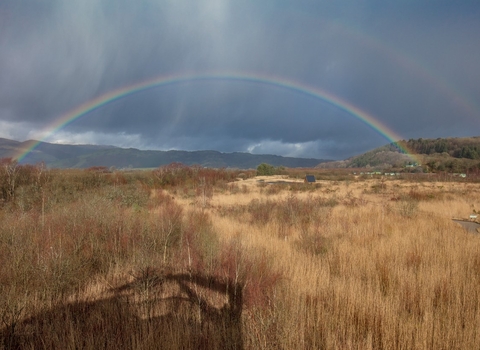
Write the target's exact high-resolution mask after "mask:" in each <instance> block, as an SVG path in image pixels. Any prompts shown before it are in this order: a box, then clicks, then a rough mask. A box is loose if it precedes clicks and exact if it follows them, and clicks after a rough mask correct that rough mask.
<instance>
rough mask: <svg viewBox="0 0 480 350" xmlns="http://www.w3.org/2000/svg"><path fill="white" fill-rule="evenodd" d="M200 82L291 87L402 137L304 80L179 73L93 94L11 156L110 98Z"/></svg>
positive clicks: (394, 137) (25, 152)
mask: <svg viewBox="0 0 480 350" xmlns="http://www.w3.org/2000/svg"><path fill="white" fill-rule="evenodd" d="M203 81H233V82H234V81H237V82H245V83H256V84H263V85H270V86H276V87H279V88H283V89H286V90H290V91H293V92H296V93H300V94H303V95H306V96H311V97H314V98H316V99H319V100H321V101H323V102H326V103H328V104H330V105H332V106H335V107H336V108H338V109H340V110H342V111H344V112H346V113H348V114H350V115H352V116H354V117H356V118H357V119H359V120H361V121H362V122H364V123H365V124H367V125H368V126H370V127H371V128H372V129H373V130H375V131H376V132H378V133H379V134H381V135H383V136H384V137H385V138H386V139H387V140H388V141H389V142H396V141H398V140H401V139H402V138H401V137H400V136H399V135H397V134H396V133H395V132H394V131H392V130H391V129H389V128H388V127H387V126H386V125H384V124H382V123H381V122H380V121H378V120H377V119H375V118H374V117H373V116H371V115H369V114H368V113H366V112H365V111H362V110H361V109H360V108H358V107H356V106H354V105H353V104H351V103H349V102H348V101H345V100H343V99H341V98H339V97H337V96H335V95H333V94H331V93H329V92H327V91H325V90H322V89H319V88H317V87H313V86H309V85H306V84H303V83H299V82H295V81H292V80H287V79H283V78H277V77H269V76H265V75H260V74H251V75H249V74H235V73H211V74H179V75H170V76H162V77H157V78H154V79H150V80H147V81H143V82H139V83H136V84H134V85H129V86H126V87H122V88H120V89H117V90H113V91H110V92H108V93H106V94H103V95H101V96H98V97H96V98H95V99H93V100H90V101H88V102H85V103H83V104H82V105H80V106H78V107H77V108H75V109H73V110H71V111H70V112H68V113H66V114H65V115H63V116H61V117H60V118H58V119H56V120H55V121H54V122H53V123H52V124H50V126H49V127H47V128H46V129H45V130H44V132H43V134H44V135H45V136H43V137H42V138H41V139H40V140H39V141H38V142H35V143H33V144H32V145H31V146H30V147H28V148H27V149H26V150H23V151H22V152H21V153H19V154H17V155H16V156H14V158H15V159H17V160H19V161H21V160H23V159H24V158H25V157H26V156H27V155H28V154H29V153H30V152H32V151H33V150H34V149H35V148H36V147H37V146H38V145H39V144H40V143H41V142H43V141H45V140H46V139H48V138H49V137H50V136H52V135H53V134H55V133H56V132H58V131H59V130H61V129H63V128H65V127H66V126H67V125H69V124H71V123H73V122H74V121H75V120H77V119H79V118H81V117H82V116H85V115H86V114H88V113H90V112H92V111H94V110H96V109H99V108H101V107H102V106H105V105H107V104H109V103H111V102H113V101H116V100H119V99H122V98H124V97H126V96H130V95H132V94H135V93H139V92H142V91H145V90H148V89H152V88H158V87H162V86H168V85H175V84H181V83H189V82H203ZM400 149H401V150H402V151H403V152H404V153H406V154H407V155H409V156H410V157H411V158H412V160H413V161H415V162H417V159H416V158H415V156H413V155H412V154H411V152H410V151H409V150H408V149H406V148H404V147H400Z"/></svg>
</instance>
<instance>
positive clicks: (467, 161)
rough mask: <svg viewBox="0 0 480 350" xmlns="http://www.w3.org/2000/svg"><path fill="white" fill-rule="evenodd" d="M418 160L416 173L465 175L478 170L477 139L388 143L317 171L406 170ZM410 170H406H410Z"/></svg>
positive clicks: (479, 151) (479, 138)
mask: <svg viewBox="0 0 480 350" xmlns="http://www.w3.org/2000/svg"><path fill="white" fill-rule="evenodd" d="M402 149H408V150H409V151H410V152H411V154H413V155H414V158H415V159H417V160H418V161H419V163H420V164H418V165H419V166H418V167H413V169H415V171H428V172H437V171H448V172H465V171H471V170H478V169H480V136H476V137H456V138H437V139H422V138H420V139H415V140H414V139H410V140H408V141H405V140H402V141H399V142H396V143H391V144H388V145H385V146H382V147H379V148H376V149H373V150H371V151H368V152H366V153H363V154H360V155H357V156H354V157H351V158H348V159H346V160H342V161H333V162H327V163H321V164H319V165H318V167H319V168H376V169H386V168H396V169H401V168H405V167H406V166H407V165H412V163H416V162H415V160H414V159H412V157H410V156H409V155H407V154H405V152H404V151H403V150H402ZM413 169H412V167H409V170H410V171H412V170H413Z"/></svg>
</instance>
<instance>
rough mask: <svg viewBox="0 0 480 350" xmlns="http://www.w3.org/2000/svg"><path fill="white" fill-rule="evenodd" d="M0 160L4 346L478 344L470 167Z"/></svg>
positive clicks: (478, 239)
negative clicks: (411, 170) (359, 171)
mask: <svg viewBox="0 0 480 350" xmlns="http://www.w3.org/2000/svg"><path fill="white" fill-rule="evenodd" d="M12 167H15V171H14V172H13V171H12V169H13V168H12ZM2 169H3V173H2V174H1V176H2V177H1V181H2V182H1V183H0V185H1V186H2V187H1V188H0V190H1V192H0V195H2V202H1V203H2V206H1V209H0V220H1V227H0V293H1V294H0V296H1V298H0V322H1V324H0V348H3V349H21V348H27V349H42V348H44V349H54V348H56V349H77V348H82V349H99V348H103V349H121V348H124V349H157V348H162V349H169V348H171V349H216V348H217V349H292V348H294V349H479V348H480V332H479V331H478V330H479V329H480V288H479V286H480V235H478V234H474V233H469V232H467V231H466V230H465V229H463V228H462V227H461V226H460V225H458V224H456V223H455V222H453V221H452V218H468V216H469V215H470V214H471V213H472V212H473V211H474V210H480V183H475V182H469V179H468V178H467V179H455V180H457V181H452V180H453V178H448V180H449V181H446V182H445V181H437V180H439V179H438V178H436V177H429V178H428V179H427V180H426V179H425V178H424V177H414V176H412V177H410V178H408V179H398V178H395V177H392V178H389V177H382V176H378V177H376V178H362V177H358V176H353V175H350V174H348V173H346V172H342V173H340V174H337V175H335V174H334V173H328V174H326V173H325V174H324V175H325V176H322V175H321V174H319V175H317V176H318V177H319V178H320V180H319V181H318V182H317V183H316V184H310V185H309V184H304V183H303V181H302V176H303V175H301V174H299V172H298V171H297V172H296V173H292V174H291V177H288V176H287V175H284V176H275V177H268V178H267V177H260V178H255V177H253V176H254V174H253V172H251V171H250V172H243V173H241V172H240V171H227V170H209V169H191V168H182V167H176V168H175V167H173V168H168V169H163V170H155V171H143V172H140V171H139V172H114V173H110V172H105V169H90V170H87V171H83V170H75V171H73V170H72V171H59V170H46V169H43V168H42V167H40V166H38V167H27V166H25V167H20V166H18V165H15V164H11V163H8V162H6V163H4V165H3V168H2ZM12 177H15V182H14V183H13V184H12V181H11V180H12ZM442 179H443V178H442ZM444 179H447V178H444ZM260 180H262V181H260ZM270 182H277V183H270Z"/></svg>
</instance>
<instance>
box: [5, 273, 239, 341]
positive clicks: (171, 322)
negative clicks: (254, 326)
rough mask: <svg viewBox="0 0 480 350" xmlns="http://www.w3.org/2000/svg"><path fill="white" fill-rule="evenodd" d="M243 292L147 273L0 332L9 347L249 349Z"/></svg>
mask: <svg viewBox="0 0 480 350" xmlns="http://www.w3.org/2000/svg"><path fill="white" fill-rule="evenodd" d="M242 289H243V287H242V286H241V285H239V284H236V283H233V282H231V281H223V280H220V279H218V278H214V277H211V276H205V275H202V274H190V273H181V274H162V273H159V272H158V271H154V270H145V271H143V272H142V273H141V275H140V276H138V277H136V278H135V279H134V281H133V282H130V283H127V284H124V285H122V286H120V287H118V288H115V289H113V290H112V291H111V292H110V295H109V296H108V297H105V298H103V299H100V300H95V301H82V302H71V303H64V304H62V305H60V306H58V307H54V308H52V309H49V310H47V311H44V312H41V313H38V314H36V315H34V316H32V317H29V318H27V319H25V320H23V321H20V322H18V323H16V324H15V323H12V324H10V325H9V326H8V327H6V328H5V329H3V330H2V332H1V334H0V338H1V342H0V346H2V345H3V348H5V349H24V348H29V349H135V348H136V349H243V341H242V326H241V313H242V303H243V300H242Z"/></svg>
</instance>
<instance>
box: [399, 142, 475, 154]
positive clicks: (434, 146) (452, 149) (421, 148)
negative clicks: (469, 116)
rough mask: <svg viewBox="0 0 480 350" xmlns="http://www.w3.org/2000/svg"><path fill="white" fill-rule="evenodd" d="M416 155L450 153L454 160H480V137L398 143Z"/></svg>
mask: <svg viewBox="0 0 480 350" xmlns="http://www.w3.org/2000/svg"><path fill="white" fill-rule="evenodd" d="M398 143H399V144H400V145H406V148H407V149H409V150H411V151H412V152H413V153H416V154H427V155H429V154H434V153H448V155H450V156H451V157H454V158H468V159H480V137H463V138H445V139H442V138H437V139H422V138H420V139H416V140H413V139H410V140H408V141H406V142H405V141H400V142H398Z"/></svg>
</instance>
